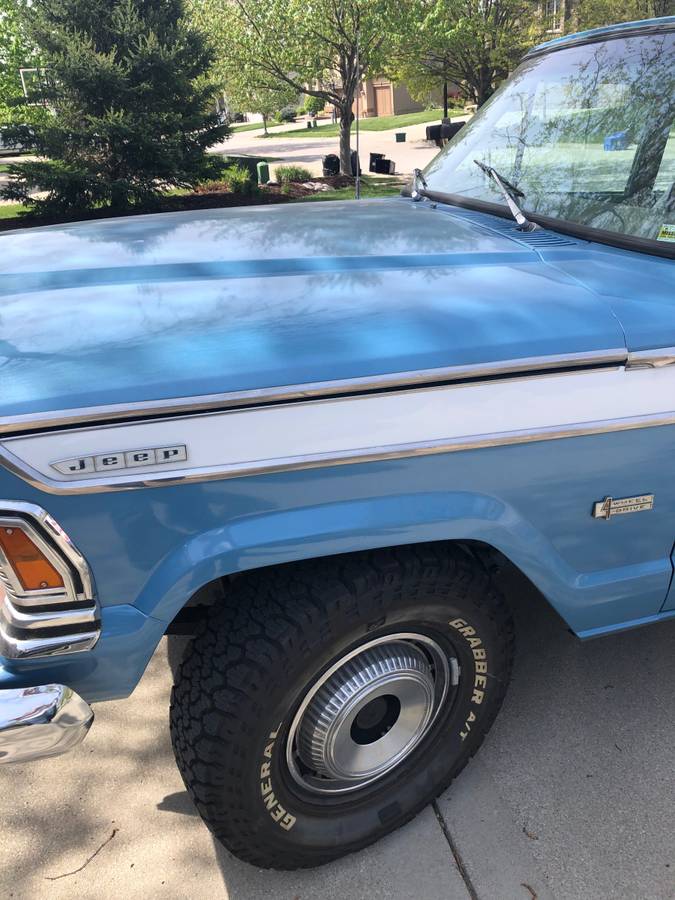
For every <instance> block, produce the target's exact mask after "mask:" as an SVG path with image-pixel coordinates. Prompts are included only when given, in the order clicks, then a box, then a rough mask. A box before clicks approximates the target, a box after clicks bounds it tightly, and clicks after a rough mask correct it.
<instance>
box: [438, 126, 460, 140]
mask: <svg viewBox="0 0 675 900" xmlns="http://www.w3.org/2000/svg"><path fill="white" fill-rule="evenodd" d="M465 124H466V123H465V122H448V123H447V124H446V123H445V122H444V123H443V124H442V125H441V139H442V140H444V141H450V140H452V138H454V136H455V135H456V134H457V132H458V131H460V130H461V129H462V128H464V125H465Z"/></svg>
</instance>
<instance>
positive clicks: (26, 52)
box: [0, 0, 44, 127]
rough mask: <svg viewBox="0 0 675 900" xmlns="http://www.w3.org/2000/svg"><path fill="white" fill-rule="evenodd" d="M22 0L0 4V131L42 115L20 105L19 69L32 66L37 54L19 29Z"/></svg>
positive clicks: (21, 95)
mask: <svg viewBox="0 0 675 900" xmlns="http://www.w3.org/2000/svg"><path fill="white" fill-rule="evenodd" d="M27 5H28V4H27V2H26V0H0V127H2V126H4V125H7V124H10V123H14V124H16V123H19V122H22V123H23V122H27V121H32V120H33V119H34V118H35V117H36V114H37V117H38V118H39V117H40V113H44V110H43V108H42V107H38V108H37V109H35V108H34V109H31V108H30V107H29V106H28V105H27V104H26V103H25V102H24V101H25V97H24V94H23V86H22V83H21V74H20V73H21V69H26V68H30V67H32V66H34V65H35V60H36V57H37V50H36V47H35V45H34V44H33V43H32V41H31V40H30V38H29V37H28V34H27V33H26V30H25V28H24V27H23V21H22V15H23V13H24V11H25V9H26V6H27Z"/></svg>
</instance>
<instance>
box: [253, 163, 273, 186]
mask: <svg viewBox="0 0 675 900" xmlns="http://www.w3.org/2000/svg"><path fill="white" fill-rule="evenodd" d="M256 171H257V173H258V184H267V182H268V181H269V180H270V167H269V165H268V164H267V163H266V162H265V160H264V159H262V160H260V162H259V163H258V165H257V166H256Z"/></svg>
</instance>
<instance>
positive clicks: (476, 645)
mask: <svg viewBox="0 0 675 900" xmlns="http://www.w3.org/2000/svg"><path fill="white" fill-rule="evenodd" d="M448 625H449V626H450V627H451V628H454V630H455V632H456V633H457V634H458V635H460V636H461V637H462V638H463V639H464V641H465V643H466V645H467V648H468V650H469V652H470V654H471V657H472V659H473V684H472V687H471V699H470V701H469V702H470V705H471V709H470V710H469V714H468V715H467V717H466V719H465V721H464V725H463V726H462V728H461V729H460V732H459V736H460V738H461V739H462V741H465V740H466V739H467V738H468V736H469V734H470V733H471V730H472V728H473V727H474V724H475V722H476V721H477V719H478V715H479V713H480V711H481V707H482V705H483V701H484V700H485V695H486V692H487V688H488V677H489V672H488V653H487V649H486V646H485V641H484V640H483V638H482V637H480V635H479V634H478V632H477V630H476V628H474V626H473V625H470V624H469V622H467V621H466V619H462V618H460V617H457V618H455V619H450V621H449V622H448Z"/></svg>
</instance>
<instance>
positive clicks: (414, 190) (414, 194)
mask: <svg viewBox="0 0 675 900" xmlns="http://www.w3.org/2000/svg"><path fill="white" fill-rule="evenodd" d="M420 185H421V187H420ZM426 186H427V183H426V180H425V178H424V175H422V170H421V169H413V177H412V187H411V189H410V199H411V200H414V201H415V202H418V201H419V200H421V199H422V197H424V196H425V191H424V188H426Z"/></svg>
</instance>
